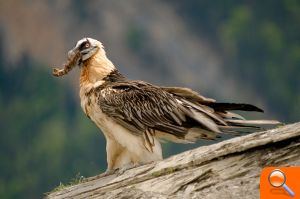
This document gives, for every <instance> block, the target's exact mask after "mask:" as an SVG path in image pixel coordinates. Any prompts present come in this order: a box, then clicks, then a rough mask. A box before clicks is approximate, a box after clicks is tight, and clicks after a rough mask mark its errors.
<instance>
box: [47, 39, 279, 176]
mask: <svg viewBox="0 0 300 199" xmlns="http://www.w3.org/2000/svg"><path fill="white" fill-rule="evenodd" d="M76 66H78V67H79V68H80V78H79V85H80V88H79V96H80V104H81V108H82V110H83V112H84V113H85V115H86V116H87V117H88V118H90V119H91V120H92V121H93V122H94V123H95V124H96V126H97V127H99V128H100V129H101V131H102V133H103V134H104V137H105V139H106V157H107V170H106V172H111V171H115V170H118V169H123V168H130V167H133V166H136V165H141V164H146V163H149V162H155V161H159V160H162V159H163V156H162V147H161V142H162V141H171V142H175V143H194V142H195V141H197V140H198V139H206V140H214V139H216V138H218V137H220V136H221V135H223V134H227V133H229V134H238V133H239V132H243V131H245V132H248V131H251V130H257V129H260V128H261V126H264V125H278V124H280V122H278V121H276V120H246V119H245V118H244V117H242V116H241V115H240V114H237V113H235V112H234V111H255V112H263V110H262V109H260V108H258V107H257V106H254V105H251V104H245V103H222V102H217V101H216V100H214V99H212V98H208V97H204V96H202V95H200V94H199V93H198V92H196V91H194V90H192V89H190V88H185V87H164V86H157V85H154V84H151V83H148V82H145V81H140V80H130V79H128V78H126V77H125V76H124V75H122V74H121V73H120V72H119V70H118V69H117V68H116V67H115V65H114V64H113V63H112V62H111V61H110V60H109V58H108V57H107V55H106V52H105V49H104V47H103V44H102V43H101V42H100V41H98V40H96V39H92V38H88V37H85V38H83V39H80V40H79V41H78V42H77V43H76V45H75V47H74V48H73V49H71V50H70V51H69V52H68V60H67V62H66V63H65V64H64V65H63V68H62V69H58V68H54V69H53V75H54V76H57V77H60V76H63V75H66V74H68V73H69V72H70V71H71V70H72V69H73V68H74V67H76Z"/></svg>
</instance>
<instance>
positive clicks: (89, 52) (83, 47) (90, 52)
mask: <svg viewBox="0 0 300 199" xmlns="http://www.w3.org/2000/svg"><path fill="white" fill-rule="evenodd" d="M96 54H98V55H99V56H98V57H105V58H106V55H105V51H104V48H103V45H102V43H101V42H100V41H97V40H96V39H92V38H83V39H81V40H79V41H78V42H77V43H76V46H75V47H74V48H73V49H71V50H70V51H69V52H68V62H67V63H66V64H64V68H63V69H56V68H55V69H54V70H53V75H54V76H62V75H65V74H67V73H68V72H69V71H71V70H72V68H74V67H75V66H83V65H84V64H85V63H86V62H88V61H89V60H90V59H91V58H93V57H94V56H95V55H96Z"/></svg>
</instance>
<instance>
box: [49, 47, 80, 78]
mask: <svg viewBox="0 0 300 199" xmlns="http://www.w3.org/2000/svg"><path fill="white" fill-rule="evenodd" d="M79 57H80V52H79V51H78V50H70V51H69V52H68V61H67V63H65V64H64V65H63V69H59V68H54V69H53V72H52V74H53V75H54V76H56V77H60V76H63V75H66V74H68V72H70V71H71V70H72V69H73V68H74V66H75V65H76V62H77V60H78V59H79Z"/></svg>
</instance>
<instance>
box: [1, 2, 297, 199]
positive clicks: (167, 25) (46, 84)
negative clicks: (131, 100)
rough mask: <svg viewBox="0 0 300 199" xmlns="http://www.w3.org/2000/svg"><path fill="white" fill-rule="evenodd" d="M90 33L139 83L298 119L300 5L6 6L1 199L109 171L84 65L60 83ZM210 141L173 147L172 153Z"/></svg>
mask: <svg viewBox="0 0 300 199" xmlns="http://www.w3.org/2000/svg"><path fill="white" fill-rule="evenodd" d="M86 36H88V37H92V38H95V39H98V40H100V41H102V42H103V44H104V46H105V48H106V50H107V53H108V56H109V58H110V59H111V60H112V61H113V62H114V64H115V65H116V66H117V67H118V68H119V70H120V71H121V72H122V73H123V74H125V75H127V76H128V77H129V78H131V79H142V80H146V81H149V82H152V83H155V84H158V85H169V86H170V85H173V86H174V85H176V86H187V87H191V88H192V89H194V90H196V91H198V92H200V93H201V94H203V95H205V96H208V97H213V98H216V99H217V100H218V101H225V102H232V101H233V102H248V103H253V104H256V105H258V106H260V107H262V108H263V109H265V111H266V113H265V114H256V115H250V116H251V117H255V118H268V119H278V120H281V121H283V122H285V123H291V122H296V121H299V117H300V106H299V102H300V78H299V77H300V68H299V67H300V1H299V0H281V1H273V0H241V1H234V0H227V1H223V0H215V1H208V0H206V1H196V0H190V1H180V0H173V1H171V0H169V1H160V0H153V1H138V0H129V1H117V0H111V1H104V0H103V1H84V0H66V1H59V0H54V1H38V0H23V1H18V0H11V1H2V0H1V1H0V132H1V133H0V137H1V138H0V198H40V197H42V196H43V193H45V192H47V191H50V190H52V189H53V188H55V187H56V186H58V185H59V184H60V182H62V183H68V182H69V181H70V180H71V179H72V178H74V177H75V176H76V175H77V174H78V173H80V175H83V176H85V177H88V176H92V175H96V174H99V173H101V172H103V171H104V170H105V169H106V152H105V140H104V137H103V136H102V134H101V133H100V131H99V129H97V128H96V127H95V125H94V124H93V123H92V122H91V121H90V120H89V119H87V118H86V117H85V115H84V114H83V113H82V111H81V108H80V105H79V96H78V76H79V70H78V69H75V70H73V71H72V72H71V73H70V74H69V75H68V76H67V77H65V78H54V77H52V76H51V71H52V67H53V66H55V65H61V64H62V63H63V62H65V61H66V53H67V51H68V50H69V49H71V48H72V47H73V46H74V45H75V43H76V42H77V41H78V40H79V39H81V38H82V37H86ZM210 143H211V142H199V143H197V144H192V145H174V144H170V143H167V144H164V156H165V157H168V156H170V155H171V154H176V153H179V152H181V151H184V150H187V149H190V148H195V147H198V146H200V145H203V144H210Z"/></svg>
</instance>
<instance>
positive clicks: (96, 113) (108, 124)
mask: <svg viewBox="0 0 300 199" xmlns="http://www.w3.org/2000/svg"><path fill="white" fill-rule="evenodd" d="M80 100H81V108H82V110H83V112H84V113H85V114H86V116H87V117H88V118H90V119H91V120H92V121H93V122H94V123H95V124H96V125H97V126H98V127H99V128H100V129H101V130H102V132H103V133H104V135H105V136H106V137H107V138H111V137H112V136H113V135H112V133H111V131H112V129H114V127H115V125H116V124H115V123H114V122H113V121H112V119H111V118H109V117H108V116H107V115H106V114H105V113H103V112H102V110H101V107H100V104H99V102H98V100H99V99H98V98H97V96H96V95H94V94H91V95H82V96H80Z"/></svg>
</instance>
